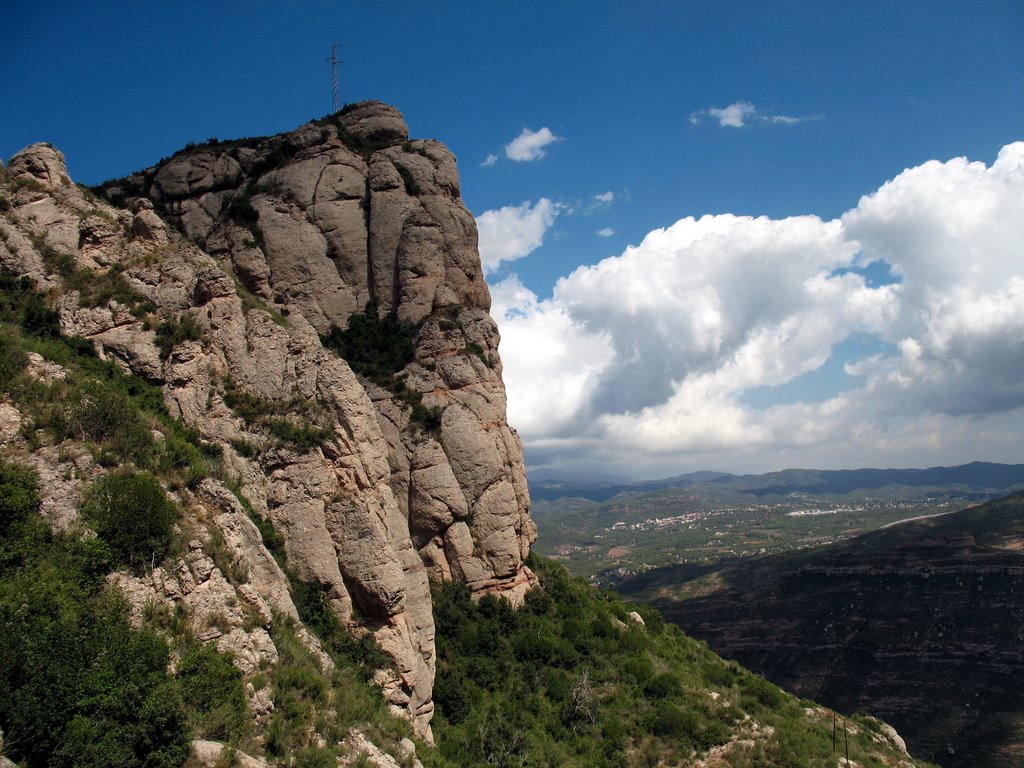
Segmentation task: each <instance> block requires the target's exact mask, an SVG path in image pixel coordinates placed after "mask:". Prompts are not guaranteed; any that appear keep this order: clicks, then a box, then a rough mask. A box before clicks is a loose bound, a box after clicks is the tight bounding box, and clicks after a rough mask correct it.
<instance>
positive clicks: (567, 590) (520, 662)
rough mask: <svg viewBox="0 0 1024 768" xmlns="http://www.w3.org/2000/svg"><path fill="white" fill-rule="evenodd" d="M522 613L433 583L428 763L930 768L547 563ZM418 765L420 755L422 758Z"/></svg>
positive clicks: (858, 721)
mask: <svg viewBox="0 0 1024 768" xmlns="http://www.w3.org/2000/svg"><path fill="white" fill-rule="evenodd" d="M531 565H532V567H534V568H535V570H536V572H537V573H538V574H539V576H540V579H541V583H542V587H543V589H542V590H536V591H534V592H531V593H530V594H529V596H528V597H527V600H526V605H525V607H524V608H523V609H522V610H519V611H514V610H512V609H511V608H510V607H509V606H508V604H507V603H505V602H504V601H501V600H499V599H496V598H493V597H485V598H483V599H482V600H480V601H479V602H478V603H473V602H472V601H471V600H470V598H469V594H468V592H467V590H466V589H465V588H464V587H463V586H462V585H459V584H454V583H447V584H438V585H435V605H436V606H437V609H436V610H437V626H438V655H439V660H438V679H437V682H436V686H435V701H436V703H437V706H438V713H437V715H436V717H435V719H434V725H435V731H434V732H435V734H436V736H437V739H438V745H439V746H438V750H437V751H436V753H431V754H430V755H429V760H428V762H429V764H430V765H433V766H469V765H497V766H550V767H551V768H554V767H555V766H580V767H581V768H582V767H584V766H586V767H588V768H590V767H596V766H694V767H697V766H702V767H704V768H710V767H711V766H730V767H731V768H743V767H745V766H749V767H750V768H754V766H758V767H759V768H768V767H769V766H779V767H780V768H781V767H782V766H785V767H786V768H803V767H805V766H806V767H807V768H811V766H821V767H822V768H823V767H824V766H830V767H831V766H834V765H836V763H837V761H838V760H839V758H841V757H845V749H846V748H848V749H849V756H850V759H851V760H852V761H854V763H855V764H856V765H858V766H864V767H865V768H867V767H868V766H874V767H876V768H880V767H881V766H896V765H900V766H911V765H924V764H923V763H921V762H920V761H915V760H912V759H911V758H910V757H909V755H907V754H906V753H905V752H904V751H902V750H901V749H899V748H898V747H897V746H896V743H895V741H894V740H893V738H892V732H891V730H888V729H887V726H885V725H884V724H883V723H881V722H880V721H878V720H875V719H874V718H871V717H867V716H861V715H856V716H854V717H853V718H851V719H849V720H845V722H846V743H845V744H844V733H843V722H844V718H842V717H840V719H839V720H838V723H839V724H838V726H837V731H836V737H835V738H836V740H835V741H834V740H833V738H834V737H833V733H834V732H833V727H834V722H835V721H834V719H833V718H834V714H833V713H832V712H831V711H830V710H827V709H824V708H822V707H820V706H818V705H816V704H814V703H813V702H810V701H802V700H799V699H797V698H796V697H794V696H792V695H790V694H788V693H786V692H784V691H782V690H780V689H779V688H777V687H776V686H774V685H772V684H771V683H769V682H767V681H765V680H764V679H763V678H760V677H758V676H756V675H753V674H751V673H750V672H748V671H747V670H745V669H744V668H742V667H740V666H739V665H738V664H735V663H732V662H726V661H724V660H722V659H721V658H719V657H718V656H716V655H715V654H714V653H712V652H711V651H709V650H708V648H707V646H706V645H705V644H704V643H701V642H697V641H695V640H693V639H691V638H689V637H687V636H686V635H684V634H683V632H682V631H681V630H680V629H679V628H678V627H675V626H673V625H671V624H666V623H665V622H664V621H663V620H662V618H661V617H660V615H659V614H658V613H657V612H656V611H654V610H652V609H650V608H641V607H638V606H628V605H627V604H626V603H624V602H623V601H622V600H621V599H619V598H618V597H617V596H615V595H614V593H611V592H605V591H598V590H595V589H594V588H593V587H590V586H589V585H587V584H586V583H585V582H584V581H583V580H582V579H579V578H574V577H571V576H569V575H568V573H567V572H566V570H565V569H564V568H563V567H562V566H560V565H557V564H555V563H552V562H551V561H547V560H543V559H540V558H534V559H533V561H532V563H531ZM425 759H426V758H425Z"/></svg>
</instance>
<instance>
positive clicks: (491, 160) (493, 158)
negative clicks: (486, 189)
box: [480, 154, 498, 168]
mask: <svg viewBox="0 0 1024 768" xmlns="http://www.w3.org/2000/svg"><path fill="white" fill-rule="evenodd" d="M497 162H498V156H497V155H494V154H491V155H488V156H487V157H486V159H485V160H484V161H483V162H482V163H480V167H481V168H490V167H491V166H492V165H494V164H495V163H497Z"/></svg>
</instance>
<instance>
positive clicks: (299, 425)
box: [224, 378, 334, 453]
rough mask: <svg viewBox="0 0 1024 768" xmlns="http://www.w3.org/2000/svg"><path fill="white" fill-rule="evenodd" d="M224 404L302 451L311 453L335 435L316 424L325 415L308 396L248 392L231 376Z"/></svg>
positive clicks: (228, 380)
mask: <svg viewBox="0 0 1024 768" xmlns="http://www.w3.org/2000/svg"><path fill="white" fill-rule="evenodd" d="M224 403H225V404H226V405H227V406H228V407H229V408H230V409H231V410H233V411H234V412H235V413H236V414H237V415H238V416H240V417H241V418H242V420H243V421H244V422H245V423H246V424H247V425H248V426H250V427H258V428H262V429H266V430H267V431H268V432H269V433H270V434H271V435H273V436H274V437H275V438H277V440H278V442H279V443H281V444H284V445H288V446H290V447H292V448H294V449H295V450H297V451H299V452H301V453H308V452H309V451H311V450H313V449H314V448H316V447H317V446H318V445H320V444H321V443H324V442H326V441H327V440H330V439H331V438H332V437H333V436H334V432H333V430H332V429H331V428H330V427H322V426H318V425H317V422H318V421H319V420H321V419H322V417H323V414H322V413H321V411H320V409H319V408H318V407H317V406H316V404H315V403H313V402H312V401H311V400H308V399H307V398H303V397H292V398H289V399H288V400H285V401H275V400H267V399H264V398H262V397H258V396H256V395H253V394H251V393H249V392H245V391H244V390H242V389H240V388H239V387H238V385H237V384H236V383H235V381H234V380H233V379H230V378H229V379H227V380H226V381H225V383H224Z"/></svg>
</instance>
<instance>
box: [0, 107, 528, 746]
mask: <svg viewBox="0 0 1024 768" xmlns="http://www.w3.org/2000/svg"><path fill="white" fill-rule="evenodd" d="M7 177H8V178H7V181H6V185H7V186H6V189H7V191H8V195H10V197H9V198H8V197H5V198H4V200H5V203H6V205H5V208H6V210H5V211H3V214H2V215H0V267H2V268H3V270H4V271H6V272H8V273H13V274H14V275H16V276H23V277H27V278H29V279H30V280H31V281H33V282H34V283H35V285H36V286H37V287H38V288H40V289H41V290H43V291H46V292H48V294H49V295H50V297H51V298H52V300H53V302H54V306H55V307H56V309H57V311H58V313H59V322H60V330H61V333H62V334H63V335H67V336H79V337H81V338H84V339H87V340H88V341H89V342H91V343H92V344H93V345H94V347H95V348H96V350H97V351H98V353H99V354H100V355H101V357H104V358H106V359H112V360H115V361H117V362H118V363H119V364H120V365H121V366H123V367H124V368H125V369H127V370H130V371H131V372H133V373H135V374H138V375H140V376H142V377H143V378H145V379H147V380H148V381H150V382H153V383H155V384H158V385H159V386H160V387H161V389H162V392H163V396H164V400H165V402H166V404H167V406H168V408H169V409H170V411H171V412H172V414H173V415H174V416H175V417H177V418H179V419H180V420H181V421H182V422H184V424H185V425H187V427H189V428H190V429H192V430H194V431H195V432H196V433H198V435H199V436H200V437H201V438H202V439H203V440H204V441H206V442H207V443H208V444H210V445H211V446H214V447H216V448H219V449H221V450H222V451H223V470H222V472H221V473H220V474H221V477H220V479H218V478H217V477H212V478H208V479H206V480H204V481H203V482H202V483H200V484H198V485H197V486H196V487H194V488H193V489H192V490H191V491H182V494H183V496H182V501H183V503H184V504H186V505H191V508H192V509H193V510H199V511H197V512H195V515H196V516H197V519H200V520H203V519H210V520H213V521H214V522H215V523H216V526H217V527H218V529H219V530H221V531H222V534H221V535H222V536H223V538H224V540H225V541H226V542H227V545H228V547H229V550H230V551H231V552H232V553H233V554H232V557H233V558H234V559H235V561H237V562H238V563H241V564H243V565H244V566H245V569H246V573H247V574H248V575H249V578H248V580H247V581H246V583H244V584H241V585H234V586H233V587H232V589H233V590H234V591H233V592H232V595H231V596H236V595H235V593H237V597H238V598H240V599H241V600H242V602H243V603H245V602H249V603H251V604H257V605H258V606H259V607H260V610H261V611H263V612H264V613H267V614H268V615H269V611H270V610H271V609H274V608H276V609H277V610H282V611H284V612H286V613H288V612H290V613H294V607H293V606H291V601H290V599H289V597H288V593H287V588H286V582H285V579H284V575H283V573H282V572H281V571H280V569H279V568H277V566H276V565H275V563H274V561H273V558H271V557H269V555H268V554H267V551H266V548H265V547H263V545H262V542H261V541H260V537H259V534H258V532H257V530H256V528H255V526H253V525H252V524H251V522H250V521H249V520H248V518H247V517H246V515H245V514H244V512H243V511H242V509H241V507H240V506H239V499H243V500H244V501H245V502H246V503H248V504H250V505H251V507H252V508H253V511H254V512H255V514H256V515H257V516H258V518H260V519H262V520H264V521H269V522H270V523H272V525H273V529H274V530H275V531H276V532H277V533H278V534H279V535H280V536H281V537H282V538H283V540H284V547H285V549H286V552H287V563H288V566H289V568H290V570H292V571H293V572H294V575H295V576H297V577H298V578H299V579H301V580H303V581H305V582H312V583H315V584H318V585H321V586H322V588H323V589H325V590H326V594H327V596H328V598H329V602H330V606H331V609H332V610H333V611H334V613H335V614H336V615H337V616H338V617H340V618H341V619H342V620H344V621H345V622H347V623H348V624H349V625H350V626H353V627H355V628H357V629H358V628H364V629H365V630H367V631H369V632H372V633H373V636H374V637H375V639H376V640H377V641H378V643H379V644H380V646H381V647H382V648H383V649H384V651H385V652H386V653H387V654H388V655H389V656H390V657H391V658H392V660H393V661H394V664H395V667H396V669H397V673H394V674H392V675H391V677H390V679H388V680H387V681H386V682H385V691H386V695H387V697H388V699H389V701H390V702H391V703H392V705H394V707H396V708H400V709H402V710H403V711H406V712H407V713H408V714H409V716H410V717H411V718H412V719H413V721H414V723H415V726H416V729H417V731H418V732H419V733H420V734H421V735H424V736H427V737H428V738H429V732H430V728H429V723H430V719H431V715H432V712H433V704H432V701H431V689H432V682H433V677H434V664H435V650H434V620H433V616H432V612H431V598H430V591H429V588H428V579H429V578H433V579H438V580H446V579H454V580H459V581H463V582H465V583H466V584H468V585H469V587H470V588H471V589H472V590H473V591H474V592H475V593H478V594H479V593H486V592H490V593H501V594H502V595H504V596H506V597H507V598H508V599H509V600H510V601H512V602H513V603H518V602H520V601H521V600H522V598H523V596H524V595H525V593H526V592H527V591H528V590H529V589H530V587H531V585H532V583H533V575H532V574H531V572H530V570H529V569H528V568H527V567H526V566H525V564H524V561H525V558H526V556H527V555H528V553H529V550H530V545H531V543H532V542H533V540H534V539H535V537H536V533H535V527H534V525H533V522H532V521H531V519H530V516H529V508H530V501H529V495H528V492H527V485H526V477H525V471H524V466H523V458H522V448H521V444H520V441H519V439H518V437H517V435H516V433H515V431H514V430H513V429H512V428H511V427H510V426H509V425H508V424H507V422H506V419H505V391H504V387H503V384H502V380H501V360H500V357H499V355H498V341H499V337H498V332H497V328H496V326H495V324H494V322H493V320H492V319H491V318H490V316H489V315H488V309H489V303H490V298H489V294H488V291H487V286H486V284H485V283H484V281H483V276H482V271H481V267H480V260H479V255H478V253H477V248H476V241H477V236H476V227H475V223H474V220H473V217H472V215H471V214H470V213H469V212H468V211H467V210H466V208H465V206H464V205H463V204H462V201H461V197H460V190H459V179H458V172H457V168H456V163H455V159H454V157H453V156H452V154H451V153H450V152H449V151H448V150H447V149H446V148H445V147H444V146H443V145H442V144H440V143H438V142H436V141H429V140H428V141H422V140H409V137H408V130H407V128H406V124H405V121H404V119H403V118H402V116H401V115H400V114H399V113H398V112H397V111H396V110H395V109H393V108H391V107H388V106H386V105H384V104H380V103H377V102H367V103H362V104H358V105H354V106H352V107H350V108H346V109H345V110H343V111H342V112H340V113H338V114H336V115H332V116H330V117H329V118H326V119H324V120H322V121H317V122H313V123H309V124H307V125H304V126H301V127H300V128H298V129H296V130H295V131H292V132H291V133H287V134H283V135H279V136H273V137H269V138H259V139H246V140H240V141H230V142H219V141H211V142H208V143H207V144H205V145H202V146H195V147H189V148H187V149H185V150H183V151H181V152H179V153H177V154H176V155H174V156H173V157H171V158H168V159H165V160H163V161H161V162H160V163H159V164H158V165H156V166H154V167H153V168H149V169H147V170H145V171H141V172H139V173H136V174H134V175H133V176H131V177H128V178H125V179H121V180H117V181H114V182H109V183H107V184H105V185H104V186H103V187H102V189H101V190H98V191H99V192H100V196H99V197H97V196H96V195H95V194H93V193H92V192H91V191H90V190H87V189H84V188H80V187H79V186H76V185H75V184H73V183H72V182H71V180H70V179H69V178H68V175H67V170H66V167H65V164H64V159H63V157H62V155H61V154H60V152H59V151H57V150H56V149H54V148H52V147H50V146H49V145H45V144H36V145H33V146H31V147H28V148H27V149H25V150H23V151H22V152H20V153H19V154H17V155H16V156H14V157H13V158H12V159H11V160H10V162H9V164H8V167H7ZM96 286H101V288H99V289H98V288H97V287H96ZM103 286H106V288H103ZM354 318H360V320H361V321H362V322H364V325H366V326H367V327H370V328H371V329H378V332H379V333H380V334H382V335H383V336H387V335H388V334H390V335H391V336H394V335H395V334H396V333H397V334H398V335H401V334H406V335H407V337H408V339H409V340H410V341H411V354H409V355H408V356H407V357H406V358H402V359H401V362H400V363H399V364H398V365H396V366H393V368H392V370H389V371H387V372H386V373H385V375H373V374H372V373H368V372H367V371H368V369H363V368H360V366H358V365H356V364H355V363H353V365H350V364H349V362H347V361H346V359H344V358H343V356H342V355H343V354H344V349H346V347H344V346H343V345H341V346H339V345H333V346H332V345H330V344H328V345H327V346H325V343H324V341H325V340H326V339H329V338H335V339H337V338H342V337H343V336H344V332H345V331H346V329H348V328H349V326H350V325H351V324H353V323H354ZM385 321H386V322H385ZM380 329H384V330H380ZM396 329H397V330H396ZM332 334H333V336H332ZM377 341H381V343H384V342H388V343H390V341H393V339H390V338H384V339H383V340H381V339H378V340H377ZM369 343H370V346H373V343H374V339H373V338H371V339H370V342H369ZM339 349H341V350H343V352H342V355H339V353H338V350H339ZM39 366H41V367H40V374H39V375H40V376H44V375H47V374H46V373H45V371H44V370H43V369H44V368H45V361H39ZM353 368H356V369H357V371H361V373H360V372H357V371H354V370H353ZM364 373H365V374H366V375H363V374H364ZM5 417H6V419H7V422H8V423H7V427H8V428H7V429H6V431H5V432H4V433H3V439H4V445H5V449H6V450H7V451H8V452H10V451H14V452H17V453H25V450H24V446H23V445H21V444H20V443H19V440H21V439H22V437H19V435H20V434H23V432H24V430H22V431H21V432H19V425H20V424H23V423H24V421H25V418H26V414H18V413H17V412H16V410H15V409H12V408H11V407H10V406H9V405H8V406H7V407H6V411H5ZM43 455H45V451H44V452H43V454H40V456H43ZM40 456H36V457H35V458H34V459H33V463H34V464H35V465H37V467H38V468H39V469H40V474H41V475H42V476H44V478H45V477H50V476H52V478H53V479H54V484H50V485H49V486H48V489H47V497H46V499H44V511H45V510H46V509H49V510H50V517H51V520H52V522H53V523H54V525H57V526H63V527H67V526H69V525H71V524H72V523H73V520H74V517H75V512H74V507H75V500H76V493H80V490H79V488H78V486H77V485H76V483H75V480H74V478H76V477H79V476H86V475H88V474H89V473H90V472H92V473H96V472H100V471H101V470H100V469H99V468H98V467H96V466H95V465H94V464H93V463H90V460H89V457H88V456H87V455H86V452H84V451H83V452H81V455H80V456H79V458H78V461H79V464H82V466H81V467H78V468H77V469H76V471H75V472H68V471H67V470H66V468H65V469H64V470H61V469H60V467H61V464H62V462H63V463H67V462H68V461H71V460H72V458H73V457H71V458H69V456H71V454H69V453H68V452H67V451H63V452H62V453H61V456H60V457H59V459H58V458H56V454H55V456H54V457H51V458H52V459H53V461H51V462H50V463H49V465H47V463H46V462H45V461H44V460H43V459H42V458H40ZM67 478H72V479H70V480H69V479H67ZM44 485H46V483H44ZM229 486H230V487H232V488H233V489H234V490H235V491H236V493H234V494H233V493H232V492H231V491H230V490H228V487H229ZM47 505H49V506H47ZM206 536H207V534H202V535H200V536H199V537H198V540H197V541H196V542H195V547H194V551H193V554H192V555H188V556H185V557H184V558H182V559H181V561H180V562H177V563H171V564H165V566H164V567H163V568H160V567H158V568H156V569H155V570H154V574H153V576H152V578H151V579H133V578H131V577H127V576H126V577H125V584H124V587H125V589H126V591H127V592H128V593H129V595H132V594H134V598H133V601H134V604H135V606H136V608H137V609H138V608H139V607H140V606H141V605H143V604H145V603H146V601H150V602H151V601H153V600H156V601H158V602H160V601H162V602H164V603H166V604H168V605H171V604H174V603H176V602H177V601H180V600H183V599H186V598H188V596H189V595H194V594H195V593H196V592H197V590H198V591H202V590H203V589H206V590H207V591H211V590H212V591H213V592H217V590H216V589H214V588H213V587H204V586H203V585H207V584H209V582H210V580H211V573H212V570H211V568H209V567H207V566H208V565H210V564H209V563H206V562H205V560H206V559H209V558H205V555H203V552H202V551H201V550H202V545H203V543H204V541H205V538H206ZM190 558H191V559H190ZM204 558H205V559H204ZM213 580H214V581H216V579H213ZM222 581H223V579H222ZM222 586H223V585H222ZM223 591H224V590H223V589H222V590H221V592H223ZM242 593H245V594H242ZM193 601H194V602H197V603H199V602H201V601H200V600H199V599H198V598H193ZM225 610H226V609H225ZM242 623H243V622H242V620H241V618H240V619H239V620H238V621H237V622H235V624H237V625H238V626H235V627H232V628H230V629H227V631H224V629H222V630H219V631H222V632H223V634H224V636H225V637H227V636H228V635H230V634H231V633H232V632H234V631H235V630H236V629H237V630H238V631H239V632H240V633H241V634H243V635H245V639H244V640H243V639H241V637H240V636H237V635H236V638H237V639H238V642H237V643H235V646H237V647H234V650H236V651H238V650H239V649H240V648H242V646H244V647H245V648H244V650H245V652H246V653H248V654H249V657H250V658H251V659H252V660H253V661H254V663H255V662H258V661H259V660H260V659H261V658H262V659H266V658H271V657H272V655H273V651H272V647H271V648H268V647H267V643H269V637H264V636H263V635H259V633H258V632H254V631H251V630H247V631H246V632H243V631H242V628H241V625H242ZM264 635H265V633H264ZM271 645H272V644H271Z"/></svg>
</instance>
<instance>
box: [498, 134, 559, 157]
mask: <svg viewBox="0 0 1024 768" xmlns="http://www.w3.org/2000/svg"><path fill="white" fill-rule="evenodd" d="M556 141H559V138H558V137H557V136H555V134H553V133H552V132H551V129H550V128H541V129H540V130H539V131H531V130H530V129H529V128H523V132H522V133H520V134H519V135H518V136H517V137H516V138H515V139H513V140H512V141H511V142H509V143H508V144H506V145H505V156H506V157H508V159H509V160H518V161H527V162H528V161H531V160H539V159H540V158H542V157H544V147H546V146H547V145H548V144H551V143H553V142H556Z"/></svg>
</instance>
